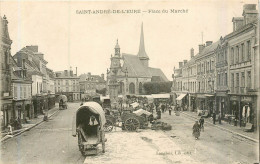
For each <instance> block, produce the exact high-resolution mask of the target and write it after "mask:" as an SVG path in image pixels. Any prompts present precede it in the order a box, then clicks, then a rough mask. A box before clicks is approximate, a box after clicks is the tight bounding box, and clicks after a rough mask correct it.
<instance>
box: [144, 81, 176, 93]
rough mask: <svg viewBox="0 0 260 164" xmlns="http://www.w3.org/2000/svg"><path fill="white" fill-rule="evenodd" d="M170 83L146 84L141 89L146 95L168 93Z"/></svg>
mask: <svg viewBox="0 0 260 164" xmlns="http://www.w3.org/2000/svg"><path fill="white" fill-rule="evenodd" d="M171 86H172V82H146V83H144V85H143V87H144V90H145V93H146V94H158V93H170V92H171Z"/></svg>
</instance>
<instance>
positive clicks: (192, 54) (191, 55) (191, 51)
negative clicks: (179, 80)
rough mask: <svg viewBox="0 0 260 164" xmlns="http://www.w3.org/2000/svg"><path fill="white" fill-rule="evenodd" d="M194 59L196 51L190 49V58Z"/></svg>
mask: <svg viewBox="0 0 260 164" xmlns="http://www.w3.org/2000/svg"><path fill="white" fill-rule="evenodd" d="M193 57H194V49H193V48H191V49H190V58H191V59H192V58H193Z"/></svg>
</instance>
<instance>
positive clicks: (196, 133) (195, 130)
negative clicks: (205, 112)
mask: <svg viewBox="0 0 260 164" xmlns="http://www.w3.org/2000/svg"><path fill="white" fill-rule="evenodd" d="M192 129H193V133H192V134H193V136H194V137H195V139H196V140H197V139H198V138H199V136H200V125H199V124H198V121H196V122H195V124H194V125H193V128H192Z"/></svg>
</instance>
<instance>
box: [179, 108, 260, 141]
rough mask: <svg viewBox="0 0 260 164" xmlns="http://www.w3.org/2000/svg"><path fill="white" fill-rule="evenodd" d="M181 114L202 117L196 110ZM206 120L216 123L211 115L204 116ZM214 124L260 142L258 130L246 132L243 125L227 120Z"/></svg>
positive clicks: (195, 117) (206, 121) (196, 117)
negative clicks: (229, 122)
mask: <svg viewBox="0 0 260 164" xmlns="http://www.w3.org/2000/svg"><path fill="white" fill-rule="evenodd" d="M181 114H184V115H186V116H190V117H192V118H194V119H197V120H199V119H200V116H198V115H197V113H196V112H189V111H182V112H181ZM204 120H205V123H208V124H211V125H214V124H213V122H212V119H211V117H209V118H204ZM214 126H215V127H217V128H219V129H222V130H225V131H228V132H230V133H233V134H236V135H239V136H241V137H244V138H247V139H249V140H251V141H254V142H257V143H258V142H259V138H258V135H257V133H256V132H244V131H243V130H244V128H243V127H240V126H234V125H231V124H228V123H227V122H225V121H221V124H219V123H218V121H216V124H215V125H214Z"/></svg>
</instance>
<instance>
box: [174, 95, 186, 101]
mask: <svg viewBox="0 0 260 164" xmlns="http://www.w3.org/2000/svg"><path fill="white" fill-rule="evenodd" d="M186 95H187V94H181V95H180V96H179V97H177V99H176V100H182V99H183V98H184V97H185V96H186Z"/></svg>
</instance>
